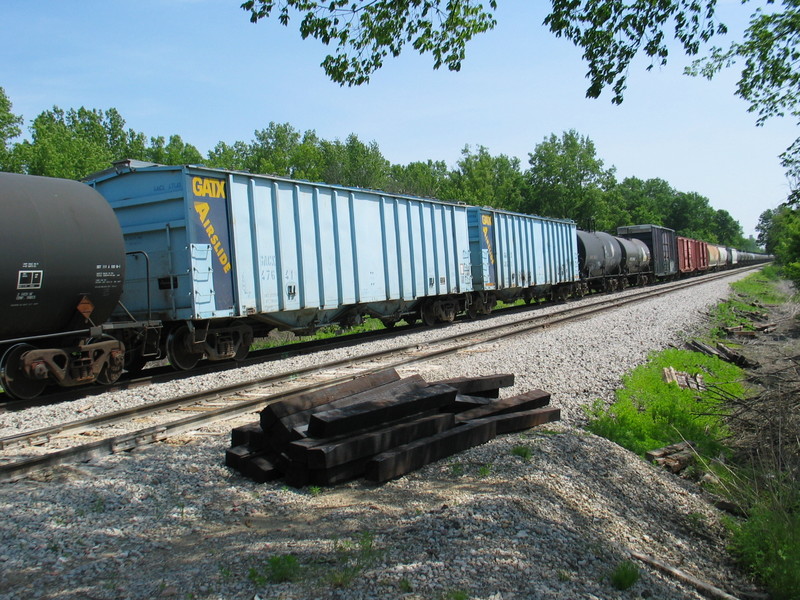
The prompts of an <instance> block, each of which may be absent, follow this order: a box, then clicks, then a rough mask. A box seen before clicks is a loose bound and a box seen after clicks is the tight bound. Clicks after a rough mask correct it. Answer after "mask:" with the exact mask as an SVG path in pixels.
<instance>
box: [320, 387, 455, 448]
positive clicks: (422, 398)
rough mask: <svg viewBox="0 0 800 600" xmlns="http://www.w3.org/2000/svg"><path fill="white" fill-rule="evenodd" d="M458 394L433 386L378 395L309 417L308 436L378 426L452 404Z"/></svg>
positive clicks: (452, 389) (335, 433) (446, 388)
mask: <svg viewBox="0 0 800 600" xmlns="http://www.w3.org/2000/svg"><path fill="white" fill-rule="evenodd" d="M457 393H458V392H457V391H456V389H455V388H452V387H450V386H449V385H431V386H428V387H426V388H421V389H416V390H410V391H407V392H401V393H399V394H397V395H395V396H389V395H386V396H379V397H377V398H375V399H371V400H367V401H366V402H359V403H357V404H350V405H349V406H345V407H342V408H332V409H331V410H326V411H324V412H318V413H314V414H313V415H311V417H310V418H309V420H308V435H309V436H310V437H318V438H326V437H333V436H337V435H342V434H345V433H351V432H354V431H358V430H359V429H366V428H367V427H376V426H378V425H380V424H382V423H387V422H389V421H395V420H397V419H403V418H405V417H408V416H410V415H414V414H418V413H420V412H423V411H426V410H430V409H435V408H441V407H442V406H444V405H446V404H450V403H452V402H453V400H454V399H455V397H456V394H457Z"/></svg>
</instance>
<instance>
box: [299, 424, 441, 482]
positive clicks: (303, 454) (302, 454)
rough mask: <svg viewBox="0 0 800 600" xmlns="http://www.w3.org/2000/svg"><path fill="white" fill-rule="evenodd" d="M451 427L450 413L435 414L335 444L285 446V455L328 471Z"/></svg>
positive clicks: (305, 442) (313, 442)
mask: <svg viewBox="0 0 800 600" xmlns="http://www.w3.org/2000/svg"><path fill="white" fill-rule="evenodd" d="M454 425H455V419H454V418H453V415H452V414H451V413H444V414H437V415H432V416H427V417H423V418H418V419H414V420H412V421H407V422H403V423H398V424H392V425H390V426H388V427H384V428H381V429H377V430H373V431H368V432H365V433H362V434H361V435H356V436H352V437H350V436H347V437H345V438H339V439H335V440H317V439H313V438H309V439H305V440H297V441H295V442H292V443H291V444H289V447H288V448H287V454H289V456H291V457H292V458H293V459H295V460H297V461H298V462H300V463H302V462H306V463H307V464H308V466H309V468H312V469H328V468H330V467H334V466H336V465H341V464H345V463H349V462H352V461H354V460H357V459H359V458H363V457H366V456H373V455H375V454H380V453H381V452H385V451H386V450H389V449H390V448H395V447H397V446H401V445H403V444H407V443H409V442H411V441H413V440H415V439H419V438H422V437H428V436H431V435H434V434H436V433H439V432H441V431H444V430H446V429H450V428H452V427H453V426H454Z"/></svg>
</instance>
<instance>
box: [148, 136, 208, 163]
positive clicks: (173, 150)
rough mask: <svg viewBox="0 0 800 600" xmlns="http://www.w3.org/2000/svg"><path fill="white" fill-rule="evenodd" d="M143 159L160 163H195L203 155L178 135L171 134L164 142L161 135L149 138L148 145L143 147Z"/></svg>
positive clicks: (201, 159)
mask: <svg viewBox="0 0 800 600" xmlns="http://www.w3.org/2000/svg"><path fill="white" fill-rule="evenodd" d="M145 160H149V161H152V162H154V163H158V164H161V165H197V164H200V163H202V162H203V155H202V154H200V151H199V150H198V149H197V148H195V147H194V146H192V145H191V144H187V143H186V142H184V141H183V140H182V139H181V136H179V135H171V136H170V138H169V142H166V143H165V141H164V138H163V136H158V137H154V138H150V146H149V147H148V148H146V149H145Z"/></svg>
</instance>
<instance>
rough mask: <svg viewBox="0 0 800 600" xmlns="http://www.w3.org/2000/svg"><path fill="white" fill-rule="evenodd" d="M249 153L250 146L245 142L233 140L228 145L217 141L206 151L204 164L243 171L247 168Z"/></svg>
mask: <svg viewBox="0 0 800 600" xmlns="http://www.w3.org/2000/svg"><path fill="white" fill-rule="evenodd" d="M251 155H252V148H251V146H250V145H249V144H247V143H245V142H240V141H239V142H234V143H233V145H230V146H229V145H228V144H226V143H225V142H217V144H216V146H214V147H213V148H212V149H211V150H209V151H208V158H207V160H206V164H207V165H208V166H209V167H214V168H216V169H230V170H233V171H244V170H247V168H248V165H249V162H250V157H251Z"/></svg>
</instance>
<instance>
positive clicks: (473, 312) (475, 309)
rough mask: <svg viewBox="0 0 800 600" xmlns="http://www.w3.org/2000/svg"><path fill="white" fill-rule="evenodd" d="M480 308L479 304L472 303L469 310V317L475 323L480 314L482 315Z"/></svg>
mask: <svg viewBox="0 0 800 600" xmlns="http://www.w3.org/2000/svg"><path fill="white" fill-rule="evenodd" d="M480 308H481V307H480V306H479V305H478V303H477V302H474V301H473V302H472V304H470V305H469V307H468V308H467V316H468V317H469V318H470V319H472V320H473V321H474V320H475V319H477V318H478V314H479V313H480Z"/></svg>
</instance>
